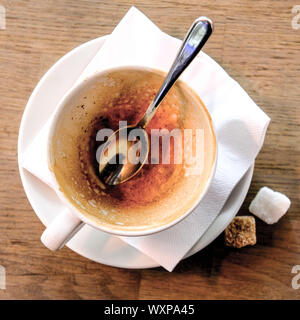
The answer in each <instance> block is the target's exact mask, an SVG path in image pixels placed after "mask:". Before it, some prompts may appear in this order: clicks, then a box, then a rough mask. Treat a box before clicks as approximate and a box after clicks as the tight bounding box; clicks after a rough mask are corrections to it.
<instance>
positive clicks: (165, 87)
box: [137, 17, 213, 128]
mask: <svg viewBox="0 0 300 320" xmlns="http://www.w3.org/2000/svg"><path fill="white" fill-rule="evenodd" d="M212 31H213V23H212V21H211V20H210V19H208V18H206V17H200V18H198V19H196V20H195V21H194V23H193V24H192V26H191V28H190V30H189V32H188V33H187V35H186V36H185V39H184V40H183V43H182V46H181V48H180V50H179V52H178V54H177V57H176V59H175V61H174V62H173V65H172V67H171V69H170V71H169V73H168V75H167V77H166V79H165V81H164V83H163V84H162V86H161V87H160V89H159V91H158V93H157V94H156V96H155V98H154V99H153V101H152V102H151V104H150V106H149V107H148V109H147V111H146V112H145V114H144V116H143V118H142V119H141V121H140V122H139V123H138V125H137V126H139V127H142V128H145V127H146V126H147V125H148V123H149V122H150V120H151V119H152V117H153V116H154V114H155V112H156V110H157V109H158V107H159V105H160V103H161V102H162V100H163V99H164V97H165V95H166V94H167V93H168V92H169V90H170V89H171V87H172V86H173V84H174V83H175V81H176V80H177V79H178V78H179V77H180V75H181V74H182V72H183V71H184V70H185V69H186V67H187V66H188V65H189V64H190V63H191V62H192V60H193V59H194V58H195V56H196V55H197V54H198V53H199V51H200V50H201V49H202V47H203V46H204V44H205V43H206V41H207V39H208V38H209V37H210V35H211V34H212Z"/></svg>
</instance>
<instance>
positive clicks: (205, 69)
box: [22, 7, 270, 271]
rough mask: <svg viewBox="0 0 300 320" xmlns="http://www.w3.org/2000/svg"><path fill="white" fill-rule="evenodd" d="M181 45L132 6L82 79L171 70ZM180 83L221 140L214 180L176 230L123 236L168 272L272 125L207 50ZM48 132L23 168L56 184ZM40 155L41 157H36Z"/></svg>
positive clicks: (215, 212)
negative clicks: (121, 70) (127, 68)
mask: <svg viewBox="0 0 300 320" xmlns="http://www.w3.org/2000/svg"><path fill="white" fill-rule="evenodd" d="M191 23H192V21H191ZM212 38H213V35H212ZM180 44H181V41H180V40H178V39H175V38H173V37H170V36H169V35H167V34H165V33H163V32H162V31H161V30H160V29H159V28H158V27H157V26H155V25H154V24H153V23H152V22H151V21H150V20H149V19H148V18H147V17H146V16H145V15H144V14H142V13H141V12H140V11H139V10H137V9H136V8H135V7H132V8H131V9H130V10H129V11H128V12H127V14H126V15H125V16H124V18H123V19H122V20H121V22H120V23H119V24H118V26H117V27H116V28H115V30H114V31H113V33H112V34H111V35H110V36H109V37H108V39H107V40H106V41H105V43H104V45H103V47H102V48H101V49H100V50H99V51H98V52H97V54H96V55H95V57H94V58H93V59H92V61H91V62H90V64H89V65H88V66H87V67H86V68H85V70H83V72H82V74H81V76H80V77H79V79H78V81H82V80H83V79H84V78H86V77H87V76H88V75H90V74H92V73H94V72H96V71H100V70H104V69H107V68H111V67H117V66H123V65H141V66H147V67H151V68H155V69H160V70H164V71H168V70H169V68H170V66H171V64H172V62H173V59H174V58H175V56H176V54H177V52H178V49H179V47H180ZM181 79H183V80H184V81H186V82H187V83H188V84H189V85H190V86H191V87H192V88H193V89H194V90H195V91H196V92H197V93H198V94H199V96H200V97H201V99H202V100H203V102H204V104H205V105H206V107H207V109H208V111H209V112H210V114H211V116H212V119H213V122H214V126H215V130H216V135H217V141H218V163H217V170H216V175H215V178H214V180H213V182H212V185H211V187H210V189H209V191H208V193H207V194H206V196H205V198H204V199H203V200H202V202H201V204H200V205H199V206H198V207H197V208H196V209H195V210H194V211H193V212H192V214H190V215H189V216H188V217H187V218H186V219H184V220H183V221H181V222H180V223H178V224H177V225H175V226H174V227H172V228H170V229H168V230H165V231H162V232H160V233H157V234H154V235H149V236H144V237H133V238H131V237H130V238H128V237H121V239H122V240H124V241H126V242H127V243H128V244H130V245H132V246H134V247H135V248H137V249H138V250H140V251H141V252H143V253H144V254H147V255H148V256H150V257H151V258H153V259H154V260H156V261H157V262H158V263H159V264H160V265H161V266H163V267H164V268H166V269H167V270H169V271H172V270H173V268H174V267H175V266H176V265H177V263H178V262H179V261H180V260H181V259H182V258H183V257H184V256H185V254H186V253H187V252H188V251H189V250H190V249H191V248H192V246H193V245H194V244H195V243H196V242H197V241H198V240H199V239H200V237H201V236H202V235H203V234H204V232H205V231H206V230H207V229H208V227H209V226H210V225H211V223H212V222H213V221H214V220H215V218H216V217H217V216H218V214H219V213H220V210H221V209H222V207H223V205H224V204H225V202H226V200H227V198H228V197H229V195H230V193H231V192H232V190H233V188H234V186H235V185H236V184H237V183H238V182H239V180H240V179H241V178H242V177H243V175H244V174H245V173H246V171H247V170H248V168H249V167H250V166H251V165H252V164H253V163H254V160H255V157H256V156H257V154H258V152H259V150H260V148H261V147H262V144H263V141H264V136H265V133H266V129H267V127H268V124H269V121H270V119H269V117H268V116H267V115H266V114H265V113H264V112H263V111H262V110H261V109H260V108H259V107H258V106H257V105H256V104H255V103H254V102H253V101H252V100H251V98H250V97H249V96H248V95H247V93H246V92H245V91H244V90H243V89H242V88H241V87H240V85H239V84H238V83H237V82H236V81H234V80H233V79H232V78H230V77H229V75H228V74H227V73H226V72H225V71H224V70H223V69H222V68H221V67H220V66H219V65H218V64H217V63H216V62H215V61H214V60H213V59H211V58H210V57H209V56H207V55H206V54H205V53H203V52H201V53H200V54H199V56H198V57H197V58H196V59H195V60H194V61H193V62H192V64H191V65H190V66H189V67H188V69H187V70H186V71H185V72H184V73H183V75H182V76H181ZM48 123H49V122H48ZM47 131H48V124H46V125H45V126H44V128H43V129H42V130H41V132H40V134H39V135H38V136H37V137H36V138H35V140H34V141H33V143H32V144H31V145H30V146H29V148H28V149H27V150H26V152H25V155H24V157H23V164H22V165H23V167H24V168H26V169H27V170H28V171H30V172H31V173H32V174H34V175H35V176H37V177H39V178H40V179H41V180H43V181H44V182H45V183H47V184H48V185H50V186H52V183H51V180H49V174H48V167H47V163H46V160H45V149H41V148H40V146H42V145H46V139H47ZM37 154H39V158H36V155H37ZM33 159H36V160H33Z"/></svg>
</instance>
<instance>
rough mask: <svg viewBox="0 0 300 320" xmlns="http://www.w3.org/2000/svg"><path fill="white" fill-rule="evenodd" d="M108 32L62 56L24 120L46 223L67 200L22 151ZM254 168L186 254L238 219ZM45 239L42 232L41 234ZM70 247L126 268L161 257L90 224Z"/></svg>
mask: <svg viewBox="0 0 300 320" xmlns="http://www.w3.org/2000/svg"><path fill="white" fill-rule="evenodd" d="M106 38H107V36H104V37H101V38H98V39H95V40H92V41H89V42H87V43H84V44H82V45H81V46H79V47H77V48H75V49H74V50H72V51H71V52H69V53H68V54H66V55H65V56H64V57H63V58H61V59H60V60H59V61H58V62H57V63H56V64H55V65H54V66H53V67H52V68H51V69H50V70H49V71H48V72H47V73H46V74H45V75H44V77H43V78H42V79H41V81H40V82H39V83H38V85H37V86H36V88H35V89H34V91H33V93H32V95H31V97H30V99H29V101H28V103H27V106H26V108H25V111H24V114H23V118H22V121H21V126H20V131H19V140H18V155H19V170H20V175H21V179H22V183H23V186H24V189H25V192H26V195H27V197H28V200H29V202H30V204H31V206H32V208H33V210H34V211H35V213H36V214H37V216H38V217H39V219H40V220H41V221H42V223H43V224H44V225H48V224H49V223H50V222H51V220H52V219H53V218H54V217H55V215H56V213H57V212H59V211H60V210H61V206H62V204H61V202H60V201H59V199H58V198H57V196H56V194H55V192H54V191H52V190H51V189H50V188H49V187H47V186H46V185H45V184H44V183H43V182H41V181H40V180H39V179H37V178H35V177H34V176H33V175H31V174H30V173H28V172H27V171H26V170H24V169H23V168H21V167H20V155H21V154H22V153H23V152H24V150H25V149H26V148H27V146H28V145H29V143H30V142H31V141H32V139H33V137H34V136H35V135H36V134H37V133H38V132H39V130H40V129H41V128H42V126H43V125H44V124H45V122H46V120H47V119H48V118H49V116H50V114H51V113H52V111H53V110H54V108H55V106H56V105H57V103H58V102H59V100H60V99H61V97H62V96H63V95H64V93H65V92H66V91H67V90H68V89H69V88H70V87H71V86H72V85H73V84H74V82H75V81H76V80H77V78H78V77H79V75H80V73H81V72H82V71H83V69H84V68H85V67H86V65H87V64H88V63H89V61H90V60H91V59H92V57H93V56H94V55H95V53H96V52H97V51H98V50H99V49H100V48H101V46H102V45H103V43H104V41H105V39H106ZM253 168H254V166H252V167H251V168H250V169H249V170H248V171H247V173H246V174H245V176H244V177H243V178H242V179H241V181H240V182H239V184H238V185H237V186H236V188H235V190H234V191H233V193H232V194H231V196H230V198H229V199H228V201H227V203H226V204H225V206H224V208H223V210H222V212H221V213H220V215H219V216H218V217H217V218H216V220H215V221H214V223H213V224H212V225H211V226H210V228H209V229H208V230H207V231H206V232H205V234H204V235H203V236H202V237H201V239H200V240H199V241H198V243H197V244H196V245H195V246H194V247H193V248H192V249H191V250H190V251H189V252H188V253H187V255H186V257H189V256H191V255H192V254H194V253H196V252H198V251H200V250H201V249H203V248H204V247H206V246H207V245H208V244H209V243H211V242H212V241H213V240H214V239H215V238H216V237H217V236H218V235H219V234H220V233H221V232H222V231H223V230H224V229H225V228H226V226H227V225H228V224H229V223H230V221H231V220H232V219H233V218H234V216H235V215H236V213H237V212H238V210H239V208H240V207H241V205H242V203H243V201H244V199H245V197H246V194H247V192H248V189H249V186H250V183H251V179H252V175H253ZM36 236H37V237H39V236H40V235H36ZM67 246H68V247H69V248H70V249H71V250H73V251H75V252H77V253H78V254H80V255H82V256H84V257H86V258H88V259H91V260H93V261H96V262H99V263H102V264H106V265H110V266H115V267H122V268H137V269H142V268H152V267H158V266H159V265H158V264H157V262H156V261H154V260H153V259H151V258H150V257H148V256H146V255H144V254H143V253H141V252H140V251H138V250H137V249H135V248H133V247H131V246H130V245H128V244H126V243H125V242H123V241H122V240H120V239H119V238H117V237H115V236H111V235H109V234H106V233H104V232H101V231H99V230H96V229H94V228H92V227H90V226H87V225H85V226H84V227H83V228H82V229H81V230H80V231H79V232H78V233H77V234H76V235H75V236H74V237H73V239H72V240H71V241H69V242H68V244H67Z"/></svg>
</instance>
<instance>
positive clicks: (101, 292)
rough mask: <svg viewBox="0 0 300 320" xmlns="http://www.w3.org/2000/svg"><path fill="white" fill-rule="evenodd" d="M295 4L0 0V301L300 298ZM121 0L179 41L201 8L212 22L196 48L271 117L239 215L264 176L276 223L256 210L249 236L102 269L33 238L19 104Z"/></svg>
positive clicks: (299, 86)
mask: <svg viewBox="0 0 300 320" xmlns="http://www.w3.org/2000/svg"><path fill="white" fill-rule="evenodd" d="M297 2H298V3H297ZM296 4H299V5H300V0H299V1H284V0H282V1H275V0H260V1H252V0H222V1H215V0H202V1H198V0H174V1H161V0H160V1H158V0H140V1H126V0H124V1H122V0H120V1H114V0H109V1H106V0H104V1H96V0H94V1H93V0H91V1H83V0H80V1H79V0H77V1H73V0H62V1H52V0H43V1H33V0H24V1H19V0H12V1H9V0H0V5H2V6H4V7H5V8H6V29H5V30H0V108H1V112H0V161H1V167H0V265H2V266H4V267H5V268H6V274H7V276H6V290H0V299H112V298H113V299H150V298H155V299H181V298H182V299H299V298H300V289H298V290H295V289H293V288H292V286H291V281H292V278H293V276H294V275H293V274H292V273H291V269H292V267H293V266H294V265H300V202H299V192H300V190H299V178H300V139H299V125H300V29H299V30H294V29H293V28H292V26H291V21H292V18H293V17H294V16H295V14H292V12H291V10H292V7H293V6H294V5H296ZM131 5H135V6H136V7H138V8H139V9H140V10H141V11H143V12H144V13H145V14H146V15H147V16H148V17H149V18H150V19H151V20H152V21H153V22H154V23H156V24H157V25H158V26H159V27H160V28H161V29H162V30H163V31H165V32H167V33H169V34H170V35H172V36H175V37H178V38H181V39H182V38H183V36H184V34H185V32H186V30H187V28H188V27H189V25H190V24H191V22H192V21H193V19H195V18H196V17H198V16H200V15H207V16H209V17H211V18H212V19H213V20H214V22H215V32H214V35H213V37H212V38H211V39H210V41H209V43H208V44H207V45H206V47H205V51H206V52H207V53H208V54H209V55H211V56H212V57H213V58H214V59H215V60H216V61H218V62H219V63H220V64H221V65H222V66H223V67H224V68H225V70H226V71H227V72H228V73H229V74H230V75H231V76H232V77H233V78H235V79H236V80H237V81H238V82H239V83H240V84H241V85H242V86H243V87H244V88H245V89H246V90H247V92H248V93H249V95H250V96H251V97H252V98H253V99H254V101H255V102H256V103H257V104H258V105H259V106H260V107H261V108H262V109H263V110H264V111H265V112H266V113H267V114H268V115H269V116H270V117H271V118H272V122H271V124H270V127H269V129H268V132H267V137H266V140H265V144H264V147H263V149H262V151H261V152H260V154H259V156H258V158H257V161H256V166H255V172H254V177H253V182H252V184H251V187H250V190H249V193H248V196H247V198H246V201H245V203H244V205H243V206H242V208H241V210H240V214H247V213H248V206H249V203H250V201H251V200H252V199H253V197H254V195H255V194H256V192H257V191H258V189H259V188H261V187H262V186H265V185H267V186H269V187H271V188H274V189H275V190H278V191H280V192H283V193H285V194H286V195H288V196H289V197H290V199H291V200H292V206H291V208H290V210H289V212H288V213H287V215H286V216H285V217H284V218H282V219H281V220H280V221H279V222H278V223H277V224H275V225H272V226H269V225H266V224H265V223H263V222H262V221H259V220H258V219H257V220H256V221H257V237H258V243H257V245H256V246H254V247H246V248H243V249H239V250H234V249H230V248H226V247H225V246H224V244H223V241H224V239H223V234H222V235H221V236H220V237H219V238H218V239H217V240H216V241H214V242H213V243H212V244H211V245H209V246H208V247H207V248H205V249H204V250H202V251H201V252H199V253H198V254H196V255H194V256H193V257H191V258H188V259H186V260H184V261H182V262H181V263H180V264H179V265H178V266H177V267H176V269H175V270H174V271H173V272H172V273H169V272H167V271H165V270H164V269H162V268H156V269H149V270H125V269H118V268H114V267H108V266H104V265H100V264H97V263H94V262H91V261H89V260H87V259H85V258H83V257H81V256H79V255H77V254H75V253H74V252H72V251H71V250H69V249H68V248H64V249H62V250H61V251H59V252H56V253H52V252H50V251H49V250H47V249H46V248H45V247H44V246H43V245H42V244H41V242H40V240H39V239H40V235H41V233H42V231H43V225H42V223H41V222H40V221H39V219H38V218H37V216H36V215H35V214H34V212H33V210H32V208H31V206H30V204H29V202H28V200H27V198H26V196H25V193H24V191H23V187H22V184H21V180H20V177H19V172H18V164H17V138H18V129H19V124H20V121H21V117H22V113H23V111H24V108H25V106H26V103H27V100H28V98H29V96H30V94H31V92H32V90H33V89H34V87H35V86H36V84H37V82H38V81H39V79H40V78H41V76H42V75H43V74H44V73H45V72H46V71H47V70H48V69H49V68H50V67H51V66H52V65H53V63H55V62H56V61H57V60H58V59H59V58H60V57H61V56H62V55H64V54H65V53H67V52H68V51H70V50H71V49H73V48H75V47H76V46H78V45H80V44H81V43H83V42H86V41H88V40H90V39H94V38H96V37H99V36H102V35H105V34H109V33H111V32H112V30H113V29H114V27H115V25H116V24H117V23H118V22H119V20H120V19H121V18H122V17H123V16H124V14H125V13H126V12H127V10H128V9H129V8H130V6H131ZM242 107H243V106H241V108H242Z"/></svg>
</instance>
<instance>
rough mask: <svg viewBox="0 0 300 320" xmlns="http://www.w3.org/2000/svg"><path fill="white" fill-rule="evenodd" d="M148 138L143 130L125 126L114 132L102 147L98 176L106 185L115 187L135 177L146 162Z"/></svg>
mask: <svg viewBox="0 0 300 320" xmlns="http://www.w3.org/2000/svg"><path fill="white" fill-rule="evenodd" d="M148 154H149V137H148V133H147V132H146V130H145V129H143V128H141V127H138V126H127V127H123V128H120V129H119V130H117V131H115V132H114V133H113V134H112V135H111V136H110V137H109V139H108V140H107V141H106V143H105V144H104V145H103V147H102V150H101V155H100V164H99V176H100V179H101V181H102V182H104V183H105V184H106V185H116V184H120V183H123V182H125V181H127V180H128V179H130V178H132V177H133V176H135V175H136V174H137V173H138V172H139V171H140V170H141V169H142V167H143V165H144V164H145V162H146V161H147V158H148Z"/></svg>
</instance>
